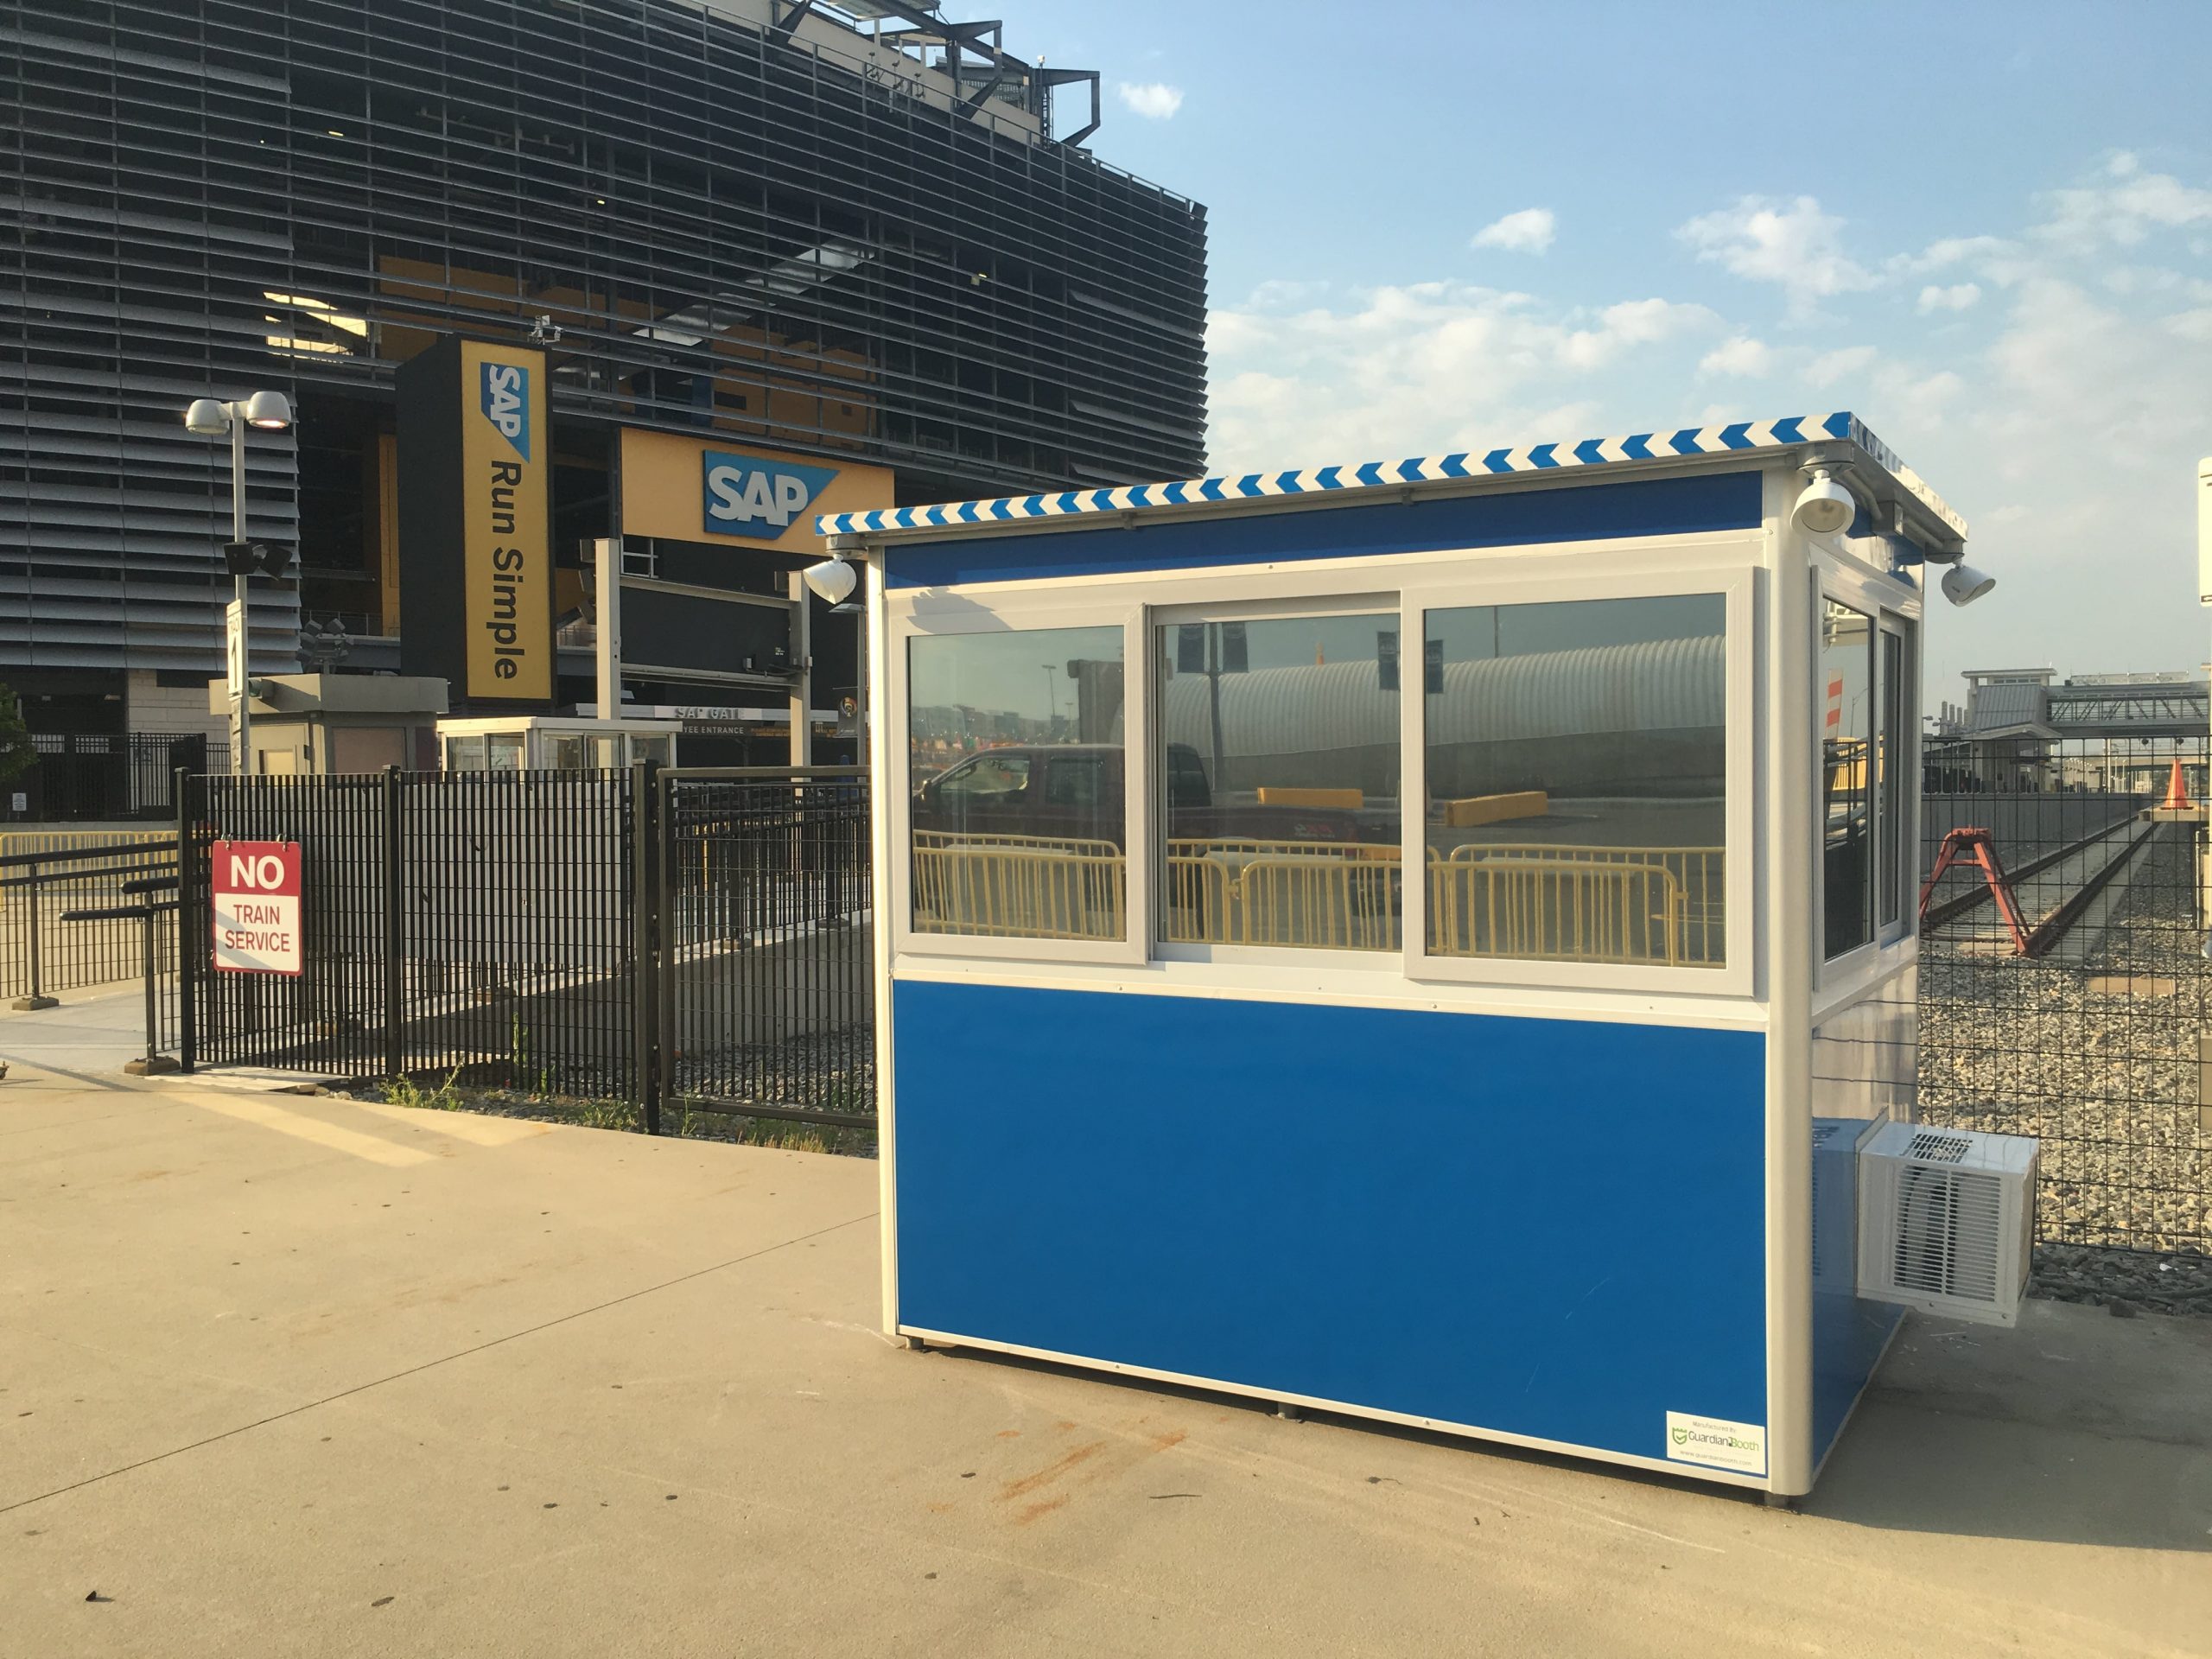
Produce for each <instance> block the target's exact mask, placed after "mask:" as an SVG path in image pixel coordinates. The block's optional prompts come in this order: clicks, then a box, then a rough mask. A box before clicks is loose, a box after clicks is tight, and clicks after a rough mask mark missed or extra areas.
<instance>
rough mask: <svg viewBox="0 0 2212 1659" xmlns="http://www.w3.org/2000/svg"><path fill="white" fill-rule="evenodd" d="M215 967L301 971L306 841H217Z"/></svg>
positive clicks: (237, 970)
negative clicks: (302, 858) (302, 864)
mask: <svg viewBox="0 0 2212 1659" xmlns="http://www.w3.org/2000/svg"><path fill="white" fill-rule="evenodd" d="M214 875H215V966H216V967H218V968H219V969H225V970H226V971H227V972H230V973H233V974H296V973H298V972H299V971H300V843H299V842H296V841H219V842H216V843H215V869H214Z"/></svg>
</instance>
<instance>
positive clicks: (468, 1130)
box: [354, 1100, 553, 1147]
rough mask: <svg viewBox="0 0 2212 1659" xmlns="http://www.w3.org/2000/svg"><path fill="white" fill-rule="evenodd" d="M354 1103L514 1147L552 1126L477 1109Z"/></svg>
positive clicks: (420, 1125)
mask: <svg viewBox="0 0 2212 1659" xmlns="http://www.w3.org/2000/svg"><path fill="white" fill-rule="evenodd" d="M354 1104H355V1105H357V1106H359V1108H360V1109H362V1110H363V1111H365V1112H374V1113H375V1114H376V1115H377V1116H378V1117H388V1118H390V1119H391V1121H392V1122H395V1123H404V1124H406V1125H408V1126H409V1127H410V1128H417V1129H429V1131H431V1132H432V1133H433V1134H435V1135H451V1136H452V1137H453V1138H454V1140H456V1141H468V1142H469V1143H470V1144H471V1145H474V1146H479V1147H511V1146H512V1145H513V1144H514V1143H515V1142H516V1141H528V1140H530V1139H531V1138H532V1137H533V1136H536V1135H546V1134H550V1132H551V1130H552V1128H553V1126H552V1125H551V1124H550V1123H539V1122H534V1121H532V1120H531V1119H529V1118H523V1117H486V1116H482V1115H480V1114H479V1113H476V1112H448V1111H443V1110H440V1109H436V1108H434V1107H430V1108H426V1107H421V1106H387V1105H385V1104H384V1103H382V1102H380V1101H373V1100H359V1101H355V1102H354Z"/></svg>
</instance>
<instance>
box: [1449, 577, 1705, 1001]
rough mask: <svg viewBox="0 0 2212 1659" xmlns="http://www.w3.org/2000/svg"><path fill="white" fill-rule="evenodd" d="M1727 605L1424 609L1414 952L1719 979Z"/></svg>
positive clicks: (1683, 601)
mask: <svg viewBox="0 0 2212 1659" xmlns="http://www.w3.org/2000/svg"><path fill="white" fill-rule="evenodd" d="M1726 623H1727V601H1726V598H1725V597H1724V596H1723V595H1721V594H1669V595H1666V596H1662V597H1656V598H1648V599H1599V600H1576V601H1563V602H1560V603H1554V604H1541V605H1480V606H1468V607H1460V608H1456V609H1452V610H1439V611H1431V612H1429V613H1427V620H1426V626H1425V628H1424V632H1425V634H1426V636H1427V638H1426V640H1425V645H1424V652H1423V658H1422V663H1421V668H1420V670H1419V671H1420V672H1421V675H1422V678H1423V699H1422V701H1423V705H1424V708H1425V710H1426V713H1425V717H1424V724H1423V730H1422V741H1423V743H1424V746H1425V747H1426V750H1427V763H1428V801H1427V830H1426V836H1425V839H1426V842H1427V881H1428V893H1429V905H1428V912H1429V919H1428V929H1429V931H1428V949H1429V950H1430V951H1431V952H1432V953H1433V954H1435V955H1439V956H1461V957H1516V958H1522V959H1538V960H1548V961H1565V962H1604V963H1634V964H1638V965H1644V966H1660V967H1695V968H1718V967H1719V966H1721V965H1722V964H1723V963H1724V962H1725V961H1726V943H1727V925H1726V924H1727V914H1726V897H1727V854H1726V828H1727V799H1726V792H1727V755H1728V745H1727V701H1728V698H1727V691H1728V675H1727V659H1726Z"/></svg>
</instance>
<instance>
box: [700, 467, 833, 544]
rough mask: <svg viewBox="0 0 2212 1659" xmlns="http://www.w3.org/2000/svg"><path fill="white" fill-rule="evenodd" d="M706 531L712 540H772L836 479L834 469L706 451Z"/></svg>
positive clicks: (802, 516)
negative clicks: (713, 537) (729, 538)
mask: <svg viewBox="0 0 2212 1659" xmlns="http://www.w3.org/2000/svg"><path fill="white" fill-rule="evenodd" d="M699 464H700V467H701V470H702V474H703V478H704V483H705V504H706V517H705V519H704V520H703V524H704V528H705V530H706V531H707V533H708V534H709V535H710V536H753V537H760V539H762V540H765V541H773V540H775V539H776V537H779V536H781V535H782V534H783V533H784V532H785V531H787V530H789V529H790V528H791V526H792V525H793V524H798V523H799V522H801V521H803V520H804V518H805V517H806V510H807V508H808V506H809V505H811V504H812V502H813V500H814V498H815V497H817V495H820V494H821V493H822V492H823V489H824V488H826V487H827V486H828V485H829V480H831V479H833V478H835V477H836V476H837V469H836V467H802V466H800V465H798V463H797V462H796V461H767V460H764V459H763V458H762V457H760V456H759V455H740V454H732V453H731V452H730V451H728V450H727V449H703V450H702V451H700V454H699Z"/></svg>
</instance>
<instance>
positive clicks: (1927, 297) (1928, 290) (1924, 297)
mask: <svg viewBox="0 0 2212 1659" xmlns="http://www.w3.org/2000/svg"><path fill="white" fill-rule="evenodd" d="M1980 300H1981V284H1980V283H1952V284H1951V285H1950V286H1949V287H1948V288H1939V287H1937V286H1936V284H1935V283H1929V285H1928V286H1927V287H1925V288H1923V289H1921V290H1920V307H1919V309H1920V313H1921V315H1923V316H1925V315H1927V314H1928V313H1929V312H1930V311H1968V310H1972V309H1973V308H1974V306H1975V305H1977V304H1979V303H1980Z"/></svg>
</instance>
